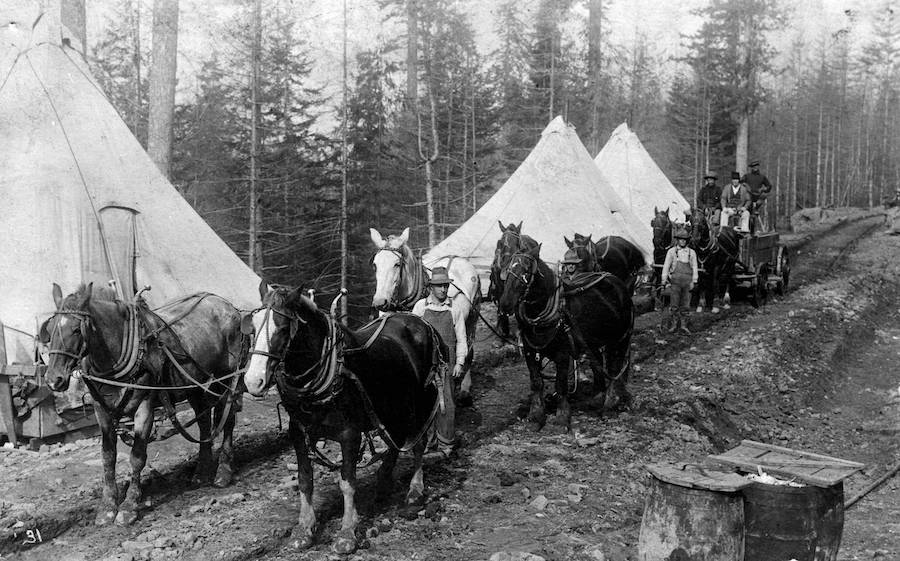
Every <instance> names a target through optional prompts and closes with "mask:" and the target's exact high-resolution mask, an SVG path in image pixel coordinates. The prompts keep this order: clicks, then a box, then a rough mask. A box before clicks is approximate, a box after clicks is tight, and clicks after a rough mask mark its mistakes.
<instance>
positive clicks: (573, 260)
mask: <svg viewBox="0 0 900 561" xmlns="http://www.w3.org/2000/svg"><path fill="white" fill-rule="evenodd" d="M560 263H562V264H564V265H566V264H568V265H577V264H579V263H581V257H578V252H577V251H575V250H574V249H569V250H567V251H566V254H565V255H564V256H563V258H562V261H560Z"/></svg>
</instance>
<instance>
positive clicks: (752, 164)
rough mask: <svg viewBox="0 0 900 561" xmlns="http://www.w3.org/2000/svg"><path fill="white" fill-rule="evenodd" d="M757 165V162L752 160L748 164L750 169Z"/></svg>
mask: <svg viewBox="0 0 900 561" xmlns="http://www.w3.org/2000/svg"><path fill="white" fill-rule="evenodd" d="M758 165H759V160H753V161H752V162H750V167H751V168H754V167H757V166H758Z"/></svg>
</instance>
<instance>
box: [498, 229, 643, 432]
mask: <svg viewBox="0 0 900 561" xmlns="http://www.w3.org/2000/svg"><path fill="white" fill-rule="evenodd" d="M522 238H523V249H522V250H521V251H519V252H518V253H516V254H515V255H513V257H512V259H511V260H510V262H509V265H508V266H507V279H506V284H505V286H504V290H503V295H502V296H501V297H500V307H501V309H502V310H503V311H505V312H506V313H515V314H516V322H517V323H518V325H519V333H520V335H521V338H522V346H523V349H524V353H525V362H526V364H527V365H528V372H529V375H530V379H531V397H530V405H529V412H528V420H529V423H530V425H531V427H532V429H534V430H538V429H540V428H541V427H542V426H543V425H544V423H545V422H546V413H545V410H544V399H543V391H544V381H543V378H542V377H541V369H542V364H541V363H542V359H543V358H547V359H549V360H552V361H553V362H554V364H555V365H556V393H557V394H558V396H559V405H558V407H557V416H556V421H555V422H556V424H558V425H561V426H563V427H565V428H566V429H568V428H569V425H570V421H571V408H570V405H569V398H568V393H569V372H570V369H571V368H572V363H573V360H574V359H576V358H577V357H578V356H580V355H581V354H583V353H584V354H586V355H587V356H588V358H589V360H590V364H591V370H592V371H593V373H594V389H595V391H596V392H597V394H596V396H595V398H594V401H595V402H596V401H600V403H601V404H602V405H603V406H604V407H614V406H616V405H619V404H621V403H624V402H627V400H628V395H627V390H625V383H626V381H627V379H628V372H629V370H630V345H631V332H632V327H633V325H634V314H633V308H632V302H631V294H630V293H629V291H628V287H627V286H626V285H625V283H624V282H622V281H621V280H620V279H619V278H618V277H616V276H615V275H613V274H610V273H606V272H600V273H587V274H584V275H580V276H578V277H576V278H575V279H573V282H572V283H571V284H569V283H565V284H563V283H562V282H560V280H559V279H558V278H557V275H556V274H555V273H554V271H553V269H551V268H550V267H549V266H548V265H547V264H546V263H544V262H543V261H541V258H540V245H539V244H536V243H533V240H531V239H530V238H528V236H523V237H522ZM526 239H527V240H528V241H526ZM610 381H612V382H613V383H612V387H613V390H614V391H613V394H612V395H609V394H608V392H607V390H608V389H609V385H610V384H609V382H610Z"/></svg>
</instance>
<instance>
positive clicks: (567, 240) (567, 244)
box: [563, 236, 573, 249]
mask: <svg viewBox="0 0 900 561" xmlns="http://www.w3.org/2000/svg"><path fill="white" fill-rule="evenodd" d="M563 241H564V242H566V246H568V248H569V249H572V245H573V242H572V241H571V240H569V238H567V237H565V236H563Z"/></svg>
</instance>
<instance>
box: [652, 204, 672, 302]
mask: <svg viewBox="0 0 900 561" xmlns="http://www.w3.org/2000/svg"><path fill="white" fill-rule="evenodd" d="M650 227H651V228H652V229H653V274H652V276H651V278H650V285H651V286H652V287H653V289H654V296H655V298H654V299H653V301H654V302H655V301H656V300H660V302H659V304H660V305H663V306H665V305H667V302H665V301H663V300H662V298H663V296H662V268H663V264H664V263H665V261H666V253H667V252H668V251H669V248H670V247H672V242H673V239H672V219H671V218H670V217H669V209H668V208H667V209H666V210H664V211H661V210H659V209H658V208H657V207H653V219H652V220H651V221H650Z"/></svg>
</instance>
